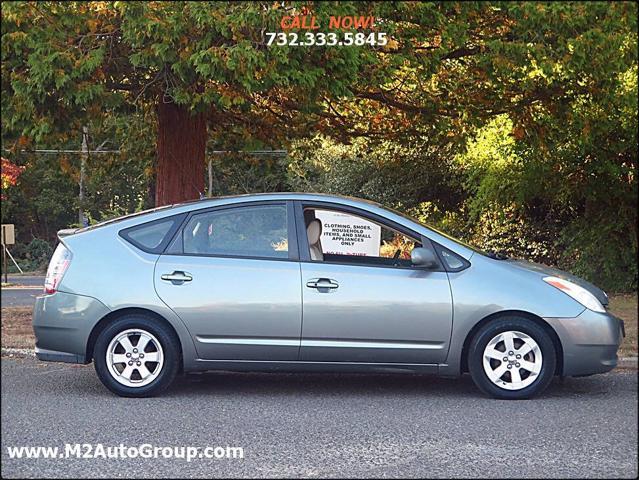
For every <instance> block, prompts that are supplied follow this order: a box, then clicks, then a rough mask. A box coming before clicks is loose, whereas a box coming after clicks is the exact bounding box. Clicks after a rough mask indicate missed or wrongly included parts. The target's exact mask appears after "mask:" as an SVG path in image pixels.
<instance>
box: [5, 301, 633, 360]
mask: <svg viewBox="0 0 639 480" xmlns="http://www.w3.org/2000/svg"><path fill="white" fill-rule="evenodd" d="M32 311H33V308H31V307H9V308H3V309H2V348H33V346H34V342H35V339H34V337H33V329H32V328H31V313H32ZM610 311H611V312H612V313H613V314H614V315H616V316H618V317H619V318H621V319H622V320H623V321H624V322H625V327H626V338H624V341H623V343H622V344H621V349H620V353H619V356H621V357H632V356H637V294H636V293H629V294H619V295H611V296H610Z"/></svg>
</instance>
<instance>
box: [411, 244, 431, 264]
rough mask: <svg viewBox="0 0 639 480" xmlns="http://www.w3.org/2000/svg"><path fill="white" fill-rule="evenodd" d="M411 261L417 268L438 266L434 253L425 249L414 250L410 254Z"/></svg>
mask: <svg viewBox="0 0 639 480" xmlns="http://www.w3.org/2000/svg"><path fill="white" fill-rule="evenodd" d="M410 261H411V262H412V263H413V265H415V266H416V267H424V268H434V267H436V266H437V265H438V262H437V258H436V257H435V254H434V253H433V251H432V250H430V249H428V248H424V247H418V248H413V251H412V252H410Z"/></svg>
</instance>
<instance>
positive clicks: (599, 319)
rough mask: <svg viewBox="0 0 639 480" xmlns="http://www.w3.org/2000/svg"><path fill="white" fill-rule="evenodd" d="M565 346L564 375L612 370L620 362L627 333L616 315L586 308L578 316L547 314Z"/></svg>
mask: <svg viewBox="0 0 639 480" xmlns="http://www.w3.org/2000/svg"><path fill="white" fill-rule="evenodd" d="M545 320H546V321H547V322H548V323H549V324H550V325H551V326H552V327H553V328H554V330H555V332H557V335H558V336H559V340H560V341H561V346H562V349H563V367H562V372H561V375H563V376H582V375H592V374H595V373H605V372H609V371H610V370H612V369H613V368H615V367H616V366H617V350H618V349H619V345H620V344H621V342H622V340H623V337H624V336H625V330H624V324H623V321H622V320H620V319H619V318H617V317H615V316H614V315H612V314H610V313H608V312H606V313H597V312H593V311H592V310H588V309H586V310H584V311H583V312H582V313H581V314H580V315H579V316H577V317H574V318H546V319H545Z"/></svg>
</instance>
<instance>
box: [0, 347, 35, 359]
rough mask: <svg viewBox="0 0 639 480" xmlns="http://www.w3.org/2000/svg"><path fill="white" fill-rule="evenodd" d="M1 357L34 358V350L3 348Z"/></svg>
mask: <svg viewBox="0 0 639 480" xmlns="http://www.w3.org/2000/svg"><path fill="white" fill-rule="evenodd" d="M2 356H3V357H4V356H7V357H21V358H24V357H35V350H33V349H32V348H3V349H2Z"/></svg>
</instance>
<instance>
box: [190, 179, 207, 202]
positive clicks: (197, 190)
mask: <svg viewBox="0 0 639 480" xmlns="http://www.w3.org/2000/svg"><path fill="white" fill-rule="evenodd" d="M191 185H192V186H193V188H195V191H196V192H197V193H199V194H200V198H199V200H204V199H206V195H204V194H203V193H202V192H200V189H199V188H197V185H196V184H195V182H194V181H193V180H191Z"/></svg>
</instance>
